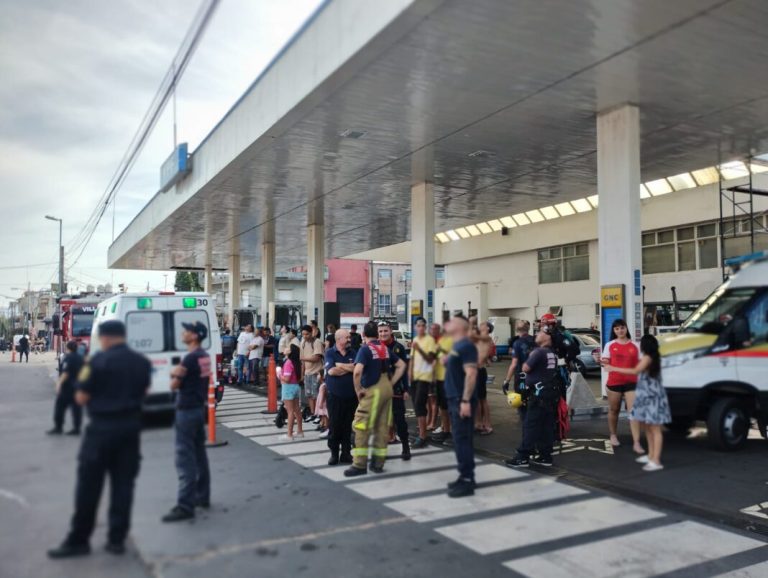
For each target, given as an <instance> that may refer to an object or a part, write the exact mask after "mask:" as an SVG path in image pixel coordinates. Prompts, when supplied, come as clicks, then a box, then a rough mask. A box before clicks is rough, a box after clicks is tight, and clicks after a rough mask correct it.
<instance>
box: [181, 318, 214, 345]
mask: <svg viewBox="0 0 768 578" xmlns="http://www.w3.org/2000/svg"><path fill="white" fill-rule="evenodd" d="M181 326H182V327H183V328H184V329H186V330H187V331H191V332H192V333H194V334H195V335H197V337H198V339H199V340H200V341H203V340H204V339H205V338H206V337H208V328H207V327H206V326H205V325H204V324H203V323H202V322H200V321H196V322H195V323H182V324H181Z"/></svg>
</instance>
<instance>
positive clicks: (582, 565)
mask: <svg viewBox="0 0 768 578" xmlns="http://www.w3.org/2000/svg"><path fill="white" fill-rule="evenodd" d="M235 391H237V393H234V394H231V393H230V391H228V392H227V393H225V397H224V401H223V402H222V403H221V404H219V408H220V409H221V410H222V412H221V413H223V414H224V416H223V417H221V419H220V420H218V421H219V424H220V425H221V426H224V427H227V428H228V429H231V430H232V431H234V432H236V433H239V434H240V435H242V436H244V437H246V438H247V439H249V440H251V441H252V442H254V443H256V444H259V445H261V446H264V447H266V448H267V449H270V450H272V451H273V452H275V453H276V454H278V455H280V456H282V457H284V458H285V459H289V460H291V461H293V462H295V463H296V464H299V465H301V466H303V467H305V468H310V469H312V470H313V471H314V472H315V473H317V474H319V475H321V476H323V477H325V478H326V479H328V480H331V481H333V482H338V483H342V484H344V485H345V486H346V487H348V488H349V489H351V490H353V491H355V492H357V493H359V494H361V495H363V496H365V497H367V498H369V499H371V500H376V501H380V502H381V503H383V504H384V505H385V506H387V507H388V508H391V509H392V510H395V511H396V512H399V513H401V514H403V515H405V516H408V517H409V518H410V519H411V520H413V521H414V522H416V523H420V524H427V525H429V526H430V527H432V528H433V529H434V530H435V531H436V532H438V533H439V534H441V535H442V536H444V537H445V538H447V539H450V540H452V541H454V542H456V543H458V544H461V545H463V546H465V547H466V548H468V549H470V550H472V551H474V552H476V553H477V554H479V555H484V556H486V555H487V556H490V555H493V556H496V557H497V558H496V559H497V560H499V561H500V562H502V561H503V562H502V563H503V565H504V566H505V567H507V568H509V569H510V570H513V571H514V572H516V573H517V574H518V575H523V576H530V577H537V578H538V577H542V576H546V577H547V578H550V577H551V578H558V577H560V576H562V577H568V578H580V577H584V578H619V577H624V576H633V577H645V576H654V575H657V574H662V573H666V572H675V571H678V570H681V569H685V568H688V567H689V566H695V565H697V564H707V563H717V561H718V560H719V559H721V558H724V557H728V556H733V555H745V556H748V558H745V559H744V560H743V562H742V563H741V564H739V565H740V566H743V567H741V568H738V569H734V570H732V571H727V572H726V573H721V574H718V575H717V576H716V578H758V576H759V577H763V576H766V575H768V561H766V560H768V547H767V546H766V544H765V542H763V541H761V540H758V539H756V538H751V537H748V536H743V535H741V534H738V533H736V532H731V531H728V530H724V529H720V528H715V527H712V526H708V525H705V524H702V523H699V522H694V521H680V518H679V517H677V518H675V517H673V516H670V515H668V514H666V513H664V512H661V511H659V510H656V509H653V508H649V507H644V506H640V505H637V504H635V503H632V502H628V501H626V500H622V499H618V498H613V497H608V496H605V495H602V494H599V493H596V492H591V491H588V490H585V489H582V488H579V487H576V486H573V485H570V484H567V483H564V482H561V481H559V480H557V479H555V478H551V477H541V476H537V475H534V474H531V473H530V472H528V471H520V470H511V469H509V468H506V467H504V466H502V465H499V464H497V463H493V462H490V461H488V460H485V459H482V458H478V459H477V463H478V465H477V469H476V475H477V479H478V482H479V486H478V488H477V489H476V491H475V495H474V496H471V497H469V498H462V499H451V498H449V497H448V496H447V494H446V492H445V485H446V483H447V482H450V481H452V480H454V479H455V477H456V470H455V465H456V460H455V456H454V455H453V452H451V451H448V450H446V449H442V448H438V447H434V446H427V447H426V448H423V449H420V450H414V451H413V459H412V460H410V461H403V460H401V459H392V458H399V454H400V451H401V448H400V445H399V444H397V445H391V446H389V448H388V454H389V457H390V459H389V460H388V461H387V464H386V468H385V472H384V473H383V474H380V475H376V476H373V475H368V476H365V477H364V478H363V479H360V478H354V479H352V480H350V479H349V478H345V477H344V467H339V466H335V467H330V466H328V464H327V462H328V457H329V454H328V449H327V444H326V440H325V439H318V438H317V434H316V433H315V432H314V431H312V432H307V433H306V434H305V435H306V438H305V439H304V440H301V441H299V440H297V441H294V442H289V441H284V440H280V439H278V438H279V436H280V434H281V433H283V432H284V431H285V430H282V431H280V430H278V429H276V428H275V426H274V423H273V420H274V417H273V416H270V415H265V414H262V413H261V411H263V410H264V409H266V400H265V399H264V398H263V397H259V396H255V395H253V394H250V393H244V392H240V391H238V390H235ZM246 407H247V409H246ZM219 415H220V414H219V413H217V418H218V416H219ZM313 429H314V428H313ZM393 476H396V477H397V480H398V481H397V483H393ZM638 525H639V526H638ZM614 533H615V536H614V535H613V534H614ZM590 534H591V535H590ZM537 546H539V550H538V551H537V552H538V553H536V554H531V550H530V548H531V547H533V548H536V547H537ZM541 548H544V550H543V551H544V554H542V553H541V552H542V550H541ZM718 570H719V567H718ZM707 575H708V576H714V573H713V572H712V571H711V570H709V571H708V572H707Z"/></svg>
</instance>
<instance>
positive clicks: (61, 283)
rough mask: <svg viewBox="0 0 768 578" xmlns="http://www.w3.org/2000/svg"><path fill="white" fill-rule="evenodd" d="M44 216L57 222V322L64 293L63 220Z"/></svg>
mask: <svg viewBox="0 0 768 578" xmlns="http://www.w3.org/2000/svg"><path fill="white" fill-rule="evenodd" d="M45 218H46V219H48V220H49V221H57V222H58V223H59V299H58V307H57V308H56V309H57V310H58V313H59V323H61V297H62V295H64V243H63V241H62V239H61V229H62V225H63V223H64V221H63V220H62V219H57V218H56V217H52V216H50V215H46V216H45ZM51 343H53V337H52V338H51Z"/></svg>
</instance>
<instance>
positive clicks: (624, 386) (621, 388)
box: [606, 383, 637, 393]
mask: <svg viewBox="0 0 768 578" xmlns="http://www.w3.org/2000/svg"><path fill="white" fill-rule="evenodd" d="M606 387H607V388H608V391H615V392H616V393H627V392H630V391H635V390H636V389H637V384H636V383H620V384H619V385H607V386H606Z"/></svg>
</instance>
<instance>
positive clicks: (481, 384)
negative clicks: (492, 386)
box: [476, 367, 488, 400]
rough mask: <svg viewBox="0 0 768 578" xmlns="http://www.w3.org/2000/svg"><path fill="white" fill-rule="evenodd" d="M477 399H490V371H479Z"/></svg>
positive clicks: (484, 369) (483, 368) (482, 368)
mask: <svg viewBox="0 0 768 578" xmlns="http://www.w3.org/2000/svg"><path fill="white" fill-rule="evenodd" d="M476 389H477V399H480V400H483V399H488V370H487V369H486V368H485V367H481V368H480V369H478V370H477V388H476Z"/></svg>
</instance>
